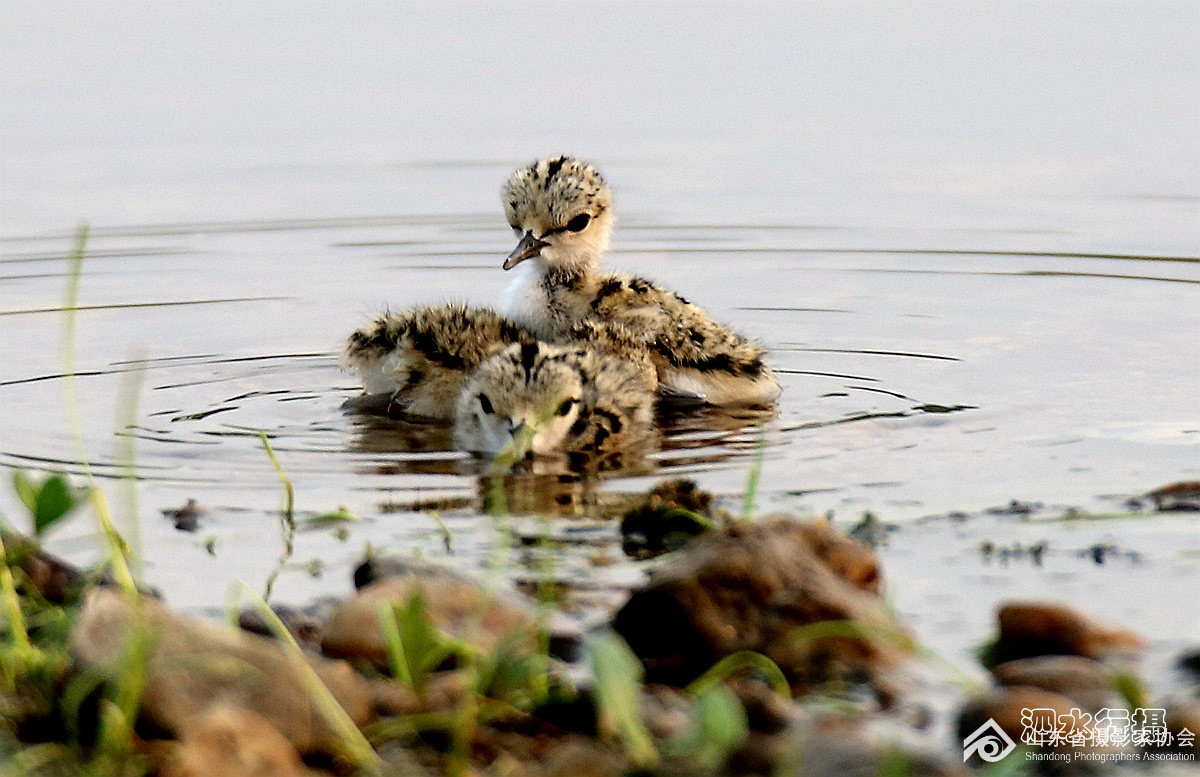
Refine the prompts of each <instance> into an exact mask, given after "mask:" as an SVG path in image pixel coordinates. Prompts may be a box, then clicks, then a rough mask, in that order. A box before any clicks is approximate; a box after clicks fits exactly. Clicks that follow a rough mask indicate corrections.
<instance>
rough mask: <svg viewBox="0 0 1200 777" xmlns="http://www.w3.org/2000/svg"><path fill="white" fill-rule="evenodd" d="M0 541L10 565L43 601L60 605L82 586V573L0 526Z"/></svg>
mask: <svg viewBox="0 0 1200 777" xmlns="http://www.w3.org/2000/svg"><path fill="white" fill-rule="evenodd" d="M0 541H3V543H4V554H5V556H7V557H8V561H9V563H10V564H11V565H13V566H15V567H16V568H18V569H20V570H21V571H22V572H24V573H25V578H26V579H27V580H28V581H29V583H30V585H32V586H33V587H34V588H36V589H37V590H38V593H40V594H41V595H42V598H44V599H45V600H46V601H48V602H51V603H52V604H62V603H63V602H64V601H66V599H67V597H68V596H70V595H71V594H72V593H73V592H74V591H77V590H78V589H79V587H80V586H81V585H82V580H83V573H82V572H80V571H79V570H78V569H76V568H75V567H73V566H71V565H70V564H68V563H67V562H65V561H63V560H62V559H60V558H58V557H57V556H54V555H52V554H50V553H47V552H46V551H44V550H41V549H40V548H38V547H37V545H36V544H34V543H33V542H32V541H30V540H28V539H26V538H25V537H22V536H21V535H19V534H16V533H15V532H9V531H5V530H4V529H0Z"/></svg>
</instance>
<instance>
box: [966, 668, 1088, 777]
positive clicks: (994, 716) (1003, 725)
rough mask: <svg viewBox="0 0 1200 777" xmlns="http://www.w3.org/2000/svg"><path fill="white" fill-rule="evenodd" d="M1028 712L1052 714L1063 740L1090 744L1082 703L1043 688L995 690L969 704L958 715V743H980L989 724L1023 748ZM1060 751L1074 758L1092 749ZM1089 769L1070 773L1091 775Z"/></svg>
mask: <svg viewBox="0 0 1200 777" xmlns="http://www.w3.org/2000/svg"><path fill="white" fill-rule="evenodd" d="M1026 710H1042V711H1046V710H1049V711H1051V713H1050V714H1052V715H1053V717H1054V720H1055V721H1056V722H1057V728H1058V733H1059V734H1060V736H1062V737H1067V738H1069V737H1070V736H1072V735H1077V736H1079V737H1082V738H1083V740H1084V741H1085V742H1086V741H1087V740H1088V719H1087V718H1085V717H1083V711H1082V710H1081V708H1080V706H1079V703H1078V702H1076V701H1075V700H1073V699H1069V698H1067V697H1066V696H1063V695H1062V694H1059V693H1051V692H1050V691H1044V690H1042V689H1041V688H1031V687H1028V686H1016V687H1012V688H994V689H991V690H989V691H987V692H985V693H984V694H983V695H982V696H980V697H978V698H975V699H972V700H971V701H969V702H967V703H966V705H964V706H963V708H962V710H960V711H959V714H958V736H957V740H958V741H960V742H961V741H965V740H966V739H967V738H968V737H972V736H974V737H976V739H978V737H979V736H980V733H979V732H980V731H981V729H984V728H985V727H988V726H989V721H995V724H996V725H997V726H999V727H1000V729H1001V730H1002V731H1003V732H1004V733H1005V734H1006V735H1007V736H1008V737H1009V739H1011V740H1012V741H1013V742H1015V743H1017V744H1021V743H1022V738H1021V737H1022V734H1023V733H1024V732H1025V730H1026V724H1027V723H1030V722H1031V720H1030V719H1027V718H1026ZM988 730H990V729H988ZM982 735H984V736H987V735H988V734H987V731H986V730H985V731H984V732H982ZM1052 749H1053V748H1052ZM1058 749H1061V750H1062V751H1063V752H1066V753H1069V754H1073V753H1074V752H1080V751H1085V750H1088V749H1089V748H1086V747H1084V746H1079V747H1073V746H1071V745H1061V746H1059V748H1058ZM970 763H973V764H975V765H980V764H982V763H983V762H982V760H980V759H979V758H978V756H974V757H972V759H971V761H970ZM1086 767H1087V763H1086V762H1084V763H1082V764H1081V769H1077V770H1074V771H1071V770H1068V771H1071V773H1077V772H1078V771H1080V770H1082V771H1087V769H1086Z"/></svg>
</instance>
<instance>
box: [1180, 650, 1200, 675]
mask: <svg viewBox="0 0 1200 777" xmlns="http://www.w3.org/2000/svg"><path fill="white" fill-rule="evenodd" d="M1176 663H1177V664H1178V665H1179V668H1180V669H1182V670H1183V671H1185V672H1187V673H1189V674H1190V675H1191V676H1192V678H1193V679H1195V680H1200V648H1195V649H1192V650H1188V651H1185V652H1184V653H1183V654H1181V655H1180V656H1179V659H1178V660H1177V661H1176Z"/></svg>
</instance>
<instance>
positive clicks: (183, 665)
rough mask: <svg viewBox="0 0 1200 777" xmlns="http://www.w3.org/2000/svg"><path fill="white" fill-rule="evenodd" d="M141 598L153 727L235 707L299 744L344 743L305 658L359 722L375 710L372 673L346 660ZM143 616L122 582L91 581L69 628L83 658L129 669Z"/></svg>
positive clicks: (313, 748) (179, 725)
mask: <svg viewBox="0 0 1200 777" xmlns="http://www.w3.org/2000/svg"><path fill="white" fill-rule="evenodd" d="M139 606H140V609H141V615H142V623H143V624H144V626H145V628H146V629H147V634H148V637H149V656H148V661H147V678H146V688H145V691H144V692H143V694H142V706H141V715H142V718H143V719H144V720H145V721H146V722H148V723H149V724H150V725H151V726H153V727H155V728H158V729H161V730H165V731H167V732H169V733H170V734H172V735H174V736H176V737H179V736H182V735H184V734H185V733H186V732H187V731H188V730H189V728H190V726H191V724H192V722H193V721H196V720H200V719H203V717H204V716H205V715H207V714H209V713H210V712H212V711H213V710H216V709H220V708H225V707H234V708H238V709H241V710H243V711H245V712H248V713H253V714H255V715H258V716H260V717H262V718H264V719H265V720H267V721H269V723H270V724H271V725H272V726H273V727H274V728H275V729H277V730H278V731H279V732H280V733H281V734H282V735H283V736H284V738H286V739H287V740H288V741H289V742H290V743H291V744H292V746H293V747H295V748H296V750H297V751H299V752H300V753H304V754H307V753H337V752H338V751H339V745H338V743H337V738H336V736H335V735H334V733H333V730H332V729H331V728H330V726H329V725H328V724H327V723H326V722H325V720H324V719H323V718H322V717H321V715H320V714H319V713H318V711H317V710H316V708H315V707H314V706H313V704H312V702H311V701H310V699H309V695H308V693H307V692H306V691H305V688H304V685H303V683H302V680H301V677H302V675H301V672H302V671H304V662H307V665H308V666H309V667H311V668H312V669H313V670H314V671H315V672H316V674H317V676H318V678H319V679H320V680H321V681H322V682H323V683H324V684H325V686H326V687H327V688H328V689H329V691H330V693H331V694H332V695H333V697H334V698H335V699H337V701H338V703H339V704H340V705H341V706H342V708H343V709H344V710H345V711H346V713H347V714H348V715H349V716H350V718H351V720H353V721H354V722H355V723H356V724H357V725H360V726H361V725H363V724H365V723H367V722H369V721H370V720H371V718H372V710H371V697H370V692H369V689H368V688H367V684H366V681H365V680H363V679H362V678H361V677H360V676H358V675H357V674H355V672H354V671H353V670H352V669H351V668H350V666H349V665H348V664H346V663H345V662H341V661H330V660H328V659H322V658H315V657H313V658H307V659H305V658H301V657H299V656H297V655H295V654H294V653H288V652H285V650H284V648H283V647H282V646H281V645H279V644H278V643H276V642H273V641H271V640H268V639H264V638H262V637H259V636H256V635H253V634H247V633H245V632H242V631H239V630H236V629H231V628H227V627H224V626H221V625H218V624H215V623H208V622H204V621H200V620H196V619H193V618H187V617H184V616H181V615H177V614H175V613H172V612H171V611H170V610H168V609H167V608H166V606H164V605H163V604H162V603H160V602H157V601H153V600H148V599H142V600H140V603H139ZM137 622H138V621H137V614H136V612H135V608H134V605H133V604H131V603H130V601H129V600H128V599H127V598H126V596H125V594H123V593H122V592H120V591H116V590H112V589H106V588H96V589H93V590H92V591H90V592H89V593H88V594H87V597H86V600H85V603H84V607H83V611H82V612H81V614H80V616H79V618H78V620H77V622H76V625H75V630H74V631H73V632H72V634H71V642H70V646H71V654H72V658H73V660H74V663H75V665H76V667H77V668H78V669H82V670H90V671H99V672H101V673H102V674H105V675H107V676H109V677H110V678H111V677H113V676H115V675H117V674H118V673H121V672H123V671H125V670H124V669H123V668H122V667H121V665H120V657H121V655H122V652H123V651H124V648H125V645H126V642H127V639H128V637H129V635H130V634H131V633H134V630H135V624H136V623H137ZM222 719H223V718H218V720H222Z"/></svg>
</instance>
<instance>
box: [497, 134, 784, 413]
mask: <svg viewBox="0 0 1200 777" xmlns="http://www.w3.org/2000/svg"><path fill="white" fill-rule="evenodd" d="M501 197H502V199H503V201H504V209H505V214H506V216H507V218H508V223H509V225H510V226H511V227H512V229H513V231H514V233H515V234H516V235H517V237H518V238H520V242H519V243H518V244H517V247H516V249H514V250H513V252H512V253H511V254H510V255H509V256H508V258H507V259H506V260H505V262H504V269H505V270H513V269H514V268H515V270H516V273H517V277H516V278H514V279H513V281H512V283H511V284H510V285H509V287H508V289H507V291H506V293H505V303H504V310H505V312H506V314H507V315H508V316H509V317H510V318H512V319H513V320H514V321H515V322H517V323H519V324H521V325H523V326H525V327H527V328H528V329H529V330H530V331H531V332H533V334H534V335H535V336H537V337H539V338H541V339H543V340H548V341H552V342H565V341H570V340H572V339H576V340H578V339H583V337H586V329H585V330H582V331H584V334H583V336H582V337H581V334H580V333H581V329H580V327H581V324H582V325H584V326H585V327H587V326H590V327H592V328H593V330H597V329H598V330H603V329H604V328H606V327H609V326H620V327H623V328H624V329H625V330H626V331H628V332H634V333H636V334H637V339H638V343H637V345H638V346H639V347H640V348H642V349H643V351H644V353H645V357H646V358H648V359H649V360H650V362H651V363H653V365H654V368H655V370H656V372H657V375H658V380H659V382H660V383H661V384H662V385H663V387H664V388H666V389H667V390H671V391H674V392H679V393H683V394H691V395H698V396H700V397H703V398H704V399H705V400H706V401H707V402H709V403H711V404H714V405H739V404H745V405H754V404H767V403H770V402H772V401H774V400H775V399H776V398H777V397H778V396H779V391H780V387H779V383H778V381H776V380H775V377H774V375H773V374H772V373H771V369H770V367H768V366H767V364H766V362H765V361H764V359H763V350H762V348H760V347H759V346H758V345H756V344H755V343H753V342H751V341H749V340H747V339H746V338H744V337H742V336H741V335H738V334H736V333H735V332H733V331H732V330H730V329H729V328H727V327H725V326H724V325H722V324H719V323H717V322H716V321H714V320H713V319H712V318H711V317H709V315H708V314H707V313H705V312H704V311H703V310H702V309H701V308H699V307H697V306H696V305H693V304H691V303H690V302H688V301H687V300H686V299H684V298H683V297H681V296H679V295H678V294H676V293H674V292H672V291H670V290H668V289H665V288H663V287H662V286H659V285H657V284H655V283H653V282H651V281H648V280H645V279H643V278H639V277H636V276H632V275H625V274H604V273H602V272H601V270H600V265H601V259H602V257H603V255H604V253H605V252H606V251H607V250H608V246H609V240H610V237H611V234H612V225H613V203H612V192H611V191H610V190H609V188H608V185H607V184H606V183H605V182H604V179H603V178H602V177H601V176H600V173H599V172H597V171H596V169H595V168H594V167H592V166H591V165H589V164H587V163H586V162H582V161H580V160H577V159H573V158H571V157H566V156H559V157H553V158H550V159H544V160H541V161H539V162H535V163H534V164H532V165H530V166H529V167H525V168H521V169H518V170H517V171H516V172H514V173H513V174H512V175H511V176H510V177H509V179H508V181H507V183H505V185H504V188H503V189H502V190H501ZM616 339H617V340H618V341H621V342H624V341H627V340H628V338H624V337H619V338H616ZM601 340H602V341H603V340H604V338H601ZM598 346H599V347H602V348H603V347H607V344H606V343H604V342H600V343H598Z"/></svg>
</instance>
